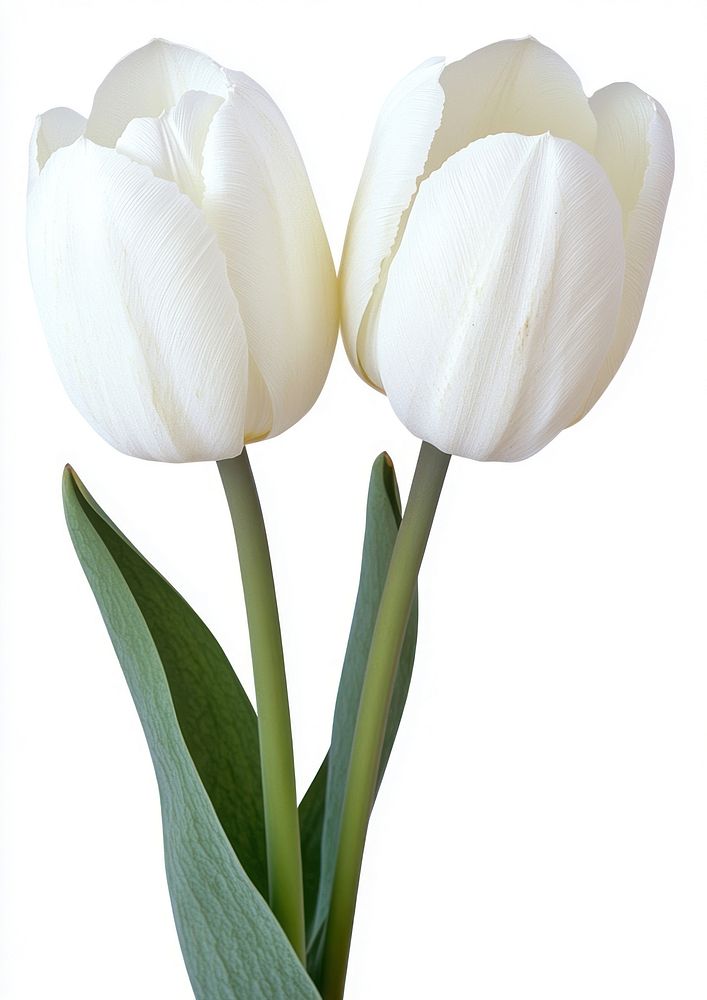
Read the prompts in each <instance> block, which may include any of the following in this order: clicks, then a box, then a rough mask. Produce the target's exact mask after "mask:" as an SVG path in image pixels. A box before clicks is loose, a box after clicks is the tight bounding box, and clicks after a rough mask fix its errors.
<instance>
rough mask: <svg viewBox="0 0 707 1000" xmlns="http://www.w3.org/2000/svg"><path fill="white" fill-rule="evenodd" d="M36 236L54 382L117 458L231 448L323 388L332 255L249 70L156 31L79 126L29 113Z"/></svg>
mask: <svg viewBox="0 0 707 1000" xmlns="http://www.w3.org/2000/svg"><path fill="white" fill-rule="evenodd" d="M28 246H29V258H30V269H31V275H32V283H33V286H34V291H35V296H36V299H37V303H38V307H39V312H40V316H41V320H42V324H43V326H44V329H45V332H46V335H47V338H48V340H49V345H50V348H51V352H52V355H53V358H54V361H55V364H56V367H57V369H58V371H59V375H60V377H61V379H62V381H63V383H64V386H65V387H66V390H67V392H68V394H69V396H70V397H71V399H72V400H73V402H74V404H75V405H76V406H77V408H78V409H79V410H80V412H81V413H82V414H83V415H84V417H85V418H86V419H87V420H88V421H89V423H91V424H92V425H93V427H94V428H95V429H96V430H97V431H98V432H99V433H100V434H101V435H102V436H103V437H104V438H105V439H106V440H107V441H109V442H110V443H111V444H112V445H114V446H115V447H116V448H118V449H119V450H120V451H123V452H126V453H127V454H129V455H135V456H138V457H141V458H150V459H157V460H160V461H167V462H185V461H198V460H206V459H224V458H230V457H234V456H235V455H238V454H239V453H240V452H241V451H242V449H243V445H244V442H249V441H254V440H259V439H261V438H266V437H272V436H274V435H275V434H279V433H280V432H281V431H283V430H285V429H286V428H288V427H290V426H291V425H292V424H294V423H295V422H296V421H297V420H299V419H300V418H301V417H302V416H303V415H304V414H305V413H306V412H307V410H308V409H309V408H310V407H311V406H312V404H313V403H314V401H315V400H316V398H317V396H318V395H319V392H320V391H321V388H322V385H323V383H324V380H325V378H326V375H327V372H328V370H329V366H330V363H331V358H332V354H333V350H334V345H335V342H336V333H337V319H338V304H337V289H336V278H335V273H334V267H333V263H332V259H331V254H330V251H329V246H328V243H327V240H326V236H325V234H324V230H323V228H322V224H321V220H320V217H319V213H318V210H317V206H316V204H315V201H314V196H313V194H312V190H311V187H310V184H309V180H308V178H307V174H306V171H305V168H304V165H303V163H302V159H301V157H300V154H299V151H298V149H297V146H296V144H295V141H294V139H293V137H292V134H291V132H290V130H289V128H288V126H287V124H286V122H285V120H284V118H283V117H282V115H281V113H280V111H279V110H278V109H277V107H276V106H275V104H274V103H273V101H272V99H271V98H270V97H269V96H268V95H267V94H266V93H265V91H264V90H262V89H261V87H259V86H258V84H256V83H255V82H254V81H253V80H251V79H250V78H249V77H247V76H245V75H244V74H243V73H237V72H233V71H231V70H227V69H224V68H223V67H221V66H219V65H217V64H216V63H215V62H213V61H212V60H211V59H209V58H208V57H207V56H204V55H202V54H200V53H198V52H194V51H192V50H191V49H187V48H183V47H181V46H178V45H171V44H169V43H168V42H164V41H159V40H158V41H154V42H151V43H150V44H149V45H147V46H145V47H144V48H142V49H140V50H138V51H137V52H134V53H132V55H129V56H128V57H127V58H126V59H124V60H123V61H122V62H121V63H119V64H118V65H117V66H116V67H115V68H114V69H113V70H112V71H111V72H110V73H109V74H108V76H107V77H106V79H105V80H104V82H103V83H102V84H101V86H100V87H99V88H98V91H97V93H96V97H95V100H94V104H93V109H92V111H91V114H90V116H89V118H88V120H86V119H84V118H82V117H81V115H78V114H76V112H74V111H69V110H68V109H66V108H55V109H54V110H52V111H48V112H47V113H46V114H44V115H41V116H40V117H39V119H38V120H37V124H36V127H35V130H34V135H33V137H32V144H31V149H30V181H29V193H28Z"/></svg>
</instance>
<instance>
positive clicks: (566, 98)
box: [425, 38, 596, 175]
mask: <svg viewBox="0 0 707 1000" xmlns="http://www.w3.org/2000/svg"><path fill="white" fill-rule="evenodd" d="M440 83H441V84H442V87H443V88H444V94H445V102H444V115H443V117H442V124H441V126H440V128H439V131H438V132H437V134H436V136H435V140H434V143H433V145H432V149H431V150H430V158H429V162H428V164H427V168H426V171H425V173H426V175H429V174H430V173H431V172H432V171H433V170H436V169H437V167H439V166H440V164H442V163H444V161H445V160H446V159H447V158H448V157H449V156H451V155H452V154H453V153H456V152H457V151H458V150H460V149H463V148H464V146H467V145H468V144H469V143H470V142H472V141H473V140H474V139H481V138H483V137H484V136H486V135H493V134H496V133H499V132H520V133H522V134H524V135H540V134H542V133H543V132H551V133H552V134H553V135H554V136H557V137H558V138H560V139H571V140H572V142H576V143H577V144H578V145H580V146H583V147H584V149H586V150H587V151H588V152H590V153H591V152H592V151H593V149H594V141H595V137H596V122H595V121H594V116H593V114H592V112H591V109H590V107H589V102H588V100H587V98H586V96H585V94H584V91H583V90H582V84H581V83H580V80H579V77H578V76H577V74H576V73H575V72H574V70H573V69H572V68H571V66H569V65H568V64H567V63H566V62H565V61H564V59H562V58H561V57H560V56H559V55H558V54H557V53H556V52H553V50H552V49H549V48H547V46H545V45H541V44H540V42H538V41H537V40H536V39H534V38H525V39H519V40H508V41H504V42H496V43H495V44H494V45H488V46H486V48H483V49H479V50H478V51H477V52H472V53H471V55H468V56H466V58H465V59H460V60H459V62H455V63H451V64H450V65H449V66H447V67H446V69H445V70H444V72H443V73H442V76H441V78H440Z"/></svg>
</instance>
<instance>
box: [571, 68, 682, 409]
mask: <svg viewBox="0 0 707 1000" xmlns="http://www.w3.org/2000/svg"><path fill="white" fill-rule="evenodd" d="M591 105H592V108H593V110H594V113H595V115H596V118H597V122H598V125H599V134H598V137H597V148H596V157H597V159H598V160H599V162H600V163H601V164H602V166H603V167H604V169H605V170H606V172H607V173H608V175H609V179H610V180H611V182H612V184H613V185H614V189H615V191H616V194H617V196H618V198H619V201H620V203H621V207H622V209H623V215H624V239H625V244H626V276H625V278H624V292H623V300H622V302H621V312H620V315H619V322H618V324H617V328H616V336H615V337H614V340H613V341H612V344H611V347H610V349H609V351H608V352H607V355H606V358H605V360H604V364H603V365H602V368H601V371H600V373H599V377H598V378H597V381H596V383H595V384H594V386H593V388H592V391H591V394H590V396H589V400H588V401H587V403H586V405H585V406H584V408H583V410H582V411H581V415H583V414H584V413H586V412H587V410H589V409H591V407H592V406H594V404H595V403H596V401H597V400H598V399H599V397H600V396H601V394H602V393H603V392H604V390H605V389H606V387H607V386H608V384H609V382H611V380H612V379H613V377H614V375H615V374H616V372H617V371H618V369H619V367H620V365H621V362H622V361H623V359H624V358H625V357H626V353H627V351H628V349H629V347H630V346H631V342H632V340H633V337H634V334H635V332H636V328H637V327H638V321H639V320H640V318H641V312H642V310H643V303H644V301H645V298H646V292H647V291H648V283H649V282H650V278H651V273H652V271H653V264H654V263H655V256H656V252H657V250H658V241H659V239H660V232H661V229H662V228H663V219H664V218H665V210H666V207H667V204H668V196H669V194H670V188H671V185H672V182H673V166H674V150H673V135H672V131H671V128H670V122H669V120H668V116H667V115H666V113H665V111H664V110H663V108H662V107H661V106H660V104H658V103H657V101H654V100H653V99H652V98H651V97H649V96H648V94H645V93H644V92H643V91H642V90H639V89H638V87H635V86H634V85H633V84H631V83H613V84H611V86H609V87H605V88H604V89H603V90H600V91H598V92H597V93H596V94H595V95H594V97H592V99H591Z"/></svg>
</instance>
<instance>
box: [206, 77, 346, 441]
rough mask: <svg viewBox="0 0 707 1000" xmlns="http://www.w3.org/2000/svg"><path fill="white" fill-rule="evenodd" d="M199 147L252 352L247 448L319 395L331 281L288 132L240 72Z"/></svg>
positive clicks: (331, 314)
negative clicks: (249, 443)
mask: <svg viewBox="0 0 707 1000" xmlns="http://www.w3.org/2000/svg"><path fill="white" fill-rule="evenodd" d="M228 78H229V81H230V91H229V95H228V98H227V100H226V101H224V103H223V105H222V106H221V107H220V108H219V110H218V111H217V112H216V115H215V116H214V119H213V121H212V123H211V127H210V129H209V134H208V137H207V140H206V145H205V147H204V166H203V172H204V199H203V211H204V217H205V219H206V222H207V223H208V225H209V226H210V227H211V229H212V230H213V231H214V232H215V234H216V236H217V239H218V241H219V244H220V246H221V249H222V251H223V253H224V255H225V257H226V262H227V266H228V276H229V280H230V282H231V287H232V288H233V291H234V293H235V296H236V298H237V300H238V305H239V308H240V313H241V316H242V317H243V324H244V327H245V330H246V335H247V338H248V347H249V349H250V365H251V378H250V383H249V399H248V408H249V412H248V419H247V424H246V440H247V441H248V440H254V439H256V438H261V437H264V436H270V437H272V436H274V435H275V434H279V433H280V432H281V431H283V430H285V429H286V428H288V427H290V426H291V425H292V424H294V423H295V422H296V421H297V420H299V419H300V418H301V417H302V416H303V415H304V414H305V413H306V412H307V410H308V409H309V408H310V407H311V406H312V404H313V403H314V401H315V400H316V398H317V396H318V395H319V393H320V392H321V389H322V386H323V384H324V380H325V379H326V376H327V373H328V371H329V366H330V364H331V358H332V355H333V352H334V346H335V344H336V335H337V327H338V303H337V288H336V275H335V272H334V265H333V262H332V259H331V253H330V251H329V244H328V243H327V239H326V236H325V234H324V229H323V227H322V223H321V219H320V217H319V211H318V209H317V205H316V202H315V200H314V195H313V194H312V189H311V186H310V183H309V179H308V177H307V172H306V170H305V168H304V164H303V163H302V158H301V156H300V154H299V150H298V149H297V145H296V143H295V140H294V138H293V137H292V133H291V132H290V130H289V128H288V126H287V123H286V122H285V120H284V118H283V116H282V115H281V113H280V111H279V110H278V108H277V107H276V105H275V104H274V102H273V101H272V99H271V98H270V96H269V95H268V94H267V93H266V92H265V91H264V90H263V89H262V88H261V87H259V86H258V84H256V83H255V82H254V81H253V80H251V79H250V78H249V77H247V76H245V75H244V74H242V73H231V72H228Z"/></svg>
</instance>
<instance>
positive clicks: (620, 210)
mask: <svg viewBox="0 0 707 1000" xmlns="http://www.w3.org/2000/svg"><path fill="white" fill-rule="evenodd" d="M672 174H673V144H672V136H671V130H670V124H669V121H668V119H667V117H666V115H665V112H664V111H663V109H662V108H661V106H660V105H659V104H658V103H657V102H656V101H654V100H653V99H652V98H651V97H649V96H648V95H647V94H645V93H643V91H641V90H639V89H638V88H637V87H635V86H633V85H632V84H630V83H615V84H612V85H611V86H609V87H605V88H604V89H603V90H600V91H598V92H597V93H596V94H595V95H594V96H593V97H591V98H589V99H587V97H586V96H585V95H584V93H583V91H582V87H581V84H580V81H579V79H578V78H577V76H576V74H575V73H574V72H573V71H572V69H571V68H570V67H569V66H568V65H567V63H565V62H564V61H563V60H562V59H561V58H560V57H559V56H558V55H557V54H556V53H555V52H553V51H552V50H551V49H548V48H546V47H545V46H543V45H541V44H540V43H539V42H537V41H535V40H534V39H532V38H529V39H526V40H523V41H504V42H499V43H497V44H495V45H490V46H488V47H487V48H484V49H481V50H480V51H478V52H474V53H472V54H471V55H469V56H467V57H466V58H465V59H462V60H461V61H459V62H456V63H452V64H451V65H449V66H446V67H445V65H444V62H443V61H441V60H431V61H429V62H427V63H425V64H423V65H422V66H420V67H419V68H418V69H416V70H415V71H414V72H413V73H411V74H410V75H409V76H408V77H406V78H405V79H404V80H403V81H402V82H401V83H400V84H399V85H398V87H397V88H396V89H395V90H394V91H393V93H392V94H391V95H390V97H389V98H388V100H387V101H386V103H385V105H384V106H383V110H382V112H381V115H380V117H379V120H378V123H377V125H376V129H375V132H374V136H373V140H372V144H371V149H370V152H369V155H368V159H367V161H366V165H365V168H364V171H363V177H362V179H361V183H360V186H359V189H358V193H357V196H356V200H355V203H354V207H353V211H352V214H351V220H350V223H349V229H348V233H347V238H346V245H345V248H344V256H343V260H342V269H341V281H342V311H343V330H344V342H345V345H346V349H347V353H348V356H349V358H350V360H351V363H352V364H353V366H354V368H355V369H356V370H357V371H358V373H359V374H360V375H361V376H362V377H363V378H364V379H365V380H366V381H368V382H369V383H370V384H371V385H373V386H375V387H376V388H378V389H380V390H382V391H384V392H385V393H386V394H387V395H388V397H389V399H390V402H391V405H392V406H393V409H394V410H395V412H396V413H397V415H398V416H399V417H400V419H401V420H402V421H403V423H405V424H406V426H407V427H408V428H409V429H410V430H411V431H412V432H413V433H414V434H416V435H417V436H418V437H420V438H423V439H424V440H427V441H429V442H430V443H431V444H433V445H435V446H436V447H437V448H439V449H440V450H442V451H445V452H447V453H449V454H455V455H461V456H464V457H468V458H474V459H479V460H495V461H517V460H519V459H524V458H527V457H528V456H530V455H532V454H534V453H535V452H537V451H538V450H539V449H540V448H543V447H544V446H545V445H546V444H547V443H548V442H549V441H550V440H551V439H552V438H553V437H555V435H556V434H558V433H559V432H560V431H561V430H563V428H565V427H568V426H569V425H570V424H573V423H575V422H576V421H577V420H578V419H580V418H581V417H582V416H584V414H585V413H587V411H588V410H589V409H590V408H591V407H592V406H593V405H594V403H595V402H596V400H597V399H598V398H599V396H601V394H602V393H603V391H604V389H605V388H606V387H607V385H608V384H609V382H610V381H611V380H612V378H613V377H614V375H615V374H616V371H617V370H618V368H619V366H620V364H621V362H622V361H623V359H624V357H625V355H626V352H627V350H628V348H629V345H630V343H631V341H632V339H633V336H634V333H635V331H636V327H637V325H638V320H639V317H640V314H641V310H642V307H643V301H644V299H645V295H646V290H647V287H648V282H649V279H650V275H651V271H652V268H653V262H654V260H655V254H656V249H657V245H658V239H659V236H660V231H661V227H662V224H663V218H664V215H665V209H666V204H667V200H668V194H669V191H670V186H671V183H672Z"/></svg>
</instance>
